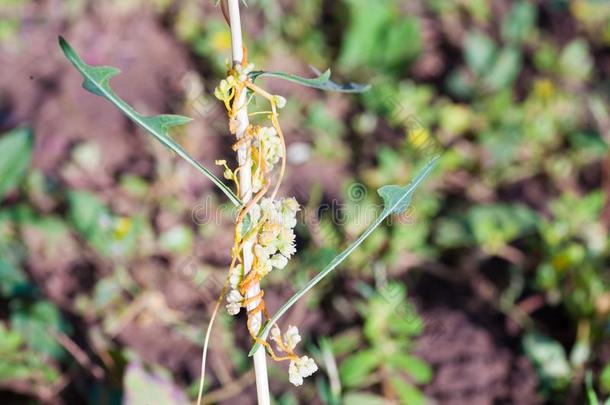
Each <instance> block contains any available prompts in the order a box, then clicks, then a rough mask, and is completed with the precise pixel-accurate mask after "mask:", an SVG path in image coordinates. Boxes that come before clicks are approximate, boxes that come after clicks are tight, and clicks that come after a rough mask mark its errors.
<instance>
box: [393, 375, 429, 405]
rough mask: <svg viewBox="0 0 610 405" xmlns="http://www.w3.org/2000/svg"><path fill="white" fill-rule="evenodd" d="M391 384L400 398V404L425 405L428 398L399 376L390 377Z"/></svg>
mask: <svg viewBox="0 0 610 405" xmlns="http://www.w3.org/2000/svg"><path fill="white" fill-rule="evenodd" d="M390 384H392V387H393V388H394V390H396V393H397V394H398V398H400V403H401V404H405V405H424V404H425V403H426V397H425V396H424V394H422V392H421V391H420V390H418V389H417V387H414V386H413V385H410V384H409V383H408V382H407V381H405V380H403V379H401V378H400V377H398V376H395V375H394V376H391V377H390Z"/></svg>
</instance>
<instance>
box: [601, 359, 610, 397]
mask: <svg viewBox="0 0 610 405" xmlns="http://www.w3.org/2000/svg"><path fill="white" fill-rule="evenodd" d="M599 386H600V388H601V389H602V391H603V392H604V393H606V394H607V393H610V363H608V364H606V365H605V366H604V368H603V369H602V372H601V373H600V376H599Z"/></svg>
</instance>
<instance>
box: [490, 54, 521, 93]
mask: <svg viewBox="0 0 610 405" xmlns="http://www.w3.org/2000/svg"><path fill="white" fill-rule="evenodd" d="M522 64H523V61H522V56H521V52H520V51H519V50H518V49H517V48H514V47H510V46H509V47H505V48H503V49H502V50H501V51H500V52H499V53H498V54H497V55H496V61H495V64H494V65H493V67H491V69H490V70H489V72H488V73H487V74H486V75H485V80H484V81H485V84H486V85H487V86H489V88H490V89H491V90H499V89H502V88H505V87H507V86H509V85H510V84H511V83H512V82H513V81H514V80H515V79H516V78H517V76H518V75H519V72H520V71H521V66H522Z"/></svg>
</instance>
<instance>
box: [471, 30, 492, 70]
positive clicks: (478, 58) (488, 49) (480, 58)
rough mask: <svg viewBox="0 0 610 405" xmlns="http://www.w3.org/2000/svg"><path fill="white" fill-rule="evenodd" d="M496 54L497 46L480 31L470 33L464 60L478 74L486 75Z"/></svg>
mask: <svg viewBox="0 0 610 405" xmlns="http://www.w3.org/2000/svg"><path fill="white" fill-rule="evenodd" d="M495 53H496V45H495V44H494V42H493V41H492V40H491V38H489V37H488V36H487V35H486V34H484V33H482V32H480V31H472V32H469V33H468V35H467V36H466V42H465V44H464V59H466V63H467V64H468V67H469V68H470V69H472V71H473V72H475V73H476V74H479V75H480V74H482V73H484V72H485V71H486V70H487V69H488V68H489V67H490V65H491V62H492V60H493V57H494V55H495Z"/></svg>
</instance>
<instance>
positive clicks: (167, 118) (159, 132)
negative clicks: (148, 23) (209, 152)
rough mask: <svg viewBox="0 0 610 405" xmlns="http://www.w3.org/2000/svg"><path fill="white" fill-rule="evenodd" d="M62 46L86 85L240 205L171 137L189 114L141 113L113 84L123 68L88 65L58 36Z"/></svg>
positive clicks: (234, 202) (212, 175)
mask: <svg viewBox="0 0 610 405" xmlns="http://www.w3.org/2000/svg"><path fill="white" fill-rule="evenodd" d="M59 46H60V47H61V49H62V51H63V52H64V54H65V55H66V58H68V60H69V61H70V63H72V64H73V65H74V67H76V69H78V71H79V72H80V73H81V74H82V75H83V78H84V81H83V88H84V89H85V90H87V91H89V92H91V93H93V94H95V95H97V96H100V97H103V98H105V99H107V100H108V101H110V102H111V103H112V104H114V105H115V106H116V107H117V108H118V109H119V110H121V112H123V114H125V115H126V116H127V117H128V118H129V119H131V120H132V121H133V122H135V123H136V124H137V125H139V126H140V127H142V128H144V129H145V130H146V131H147V132H148V133H150V134H151V135H153V136H154V137H155V138H156V139H157V140H158V141H160V142H161V143H162V144H163V145H165V146H166V147H168V148H169V149H171V150H172V151H174V152H175V153H176V154H177V155H178V156H180V157H181V158H182V159H184V160H186V161H187V162H188V163H190V164H191V165H192V166H193V167H195V168H196V169H197V170H198V171H199V172H200V173H202V174H203V175H204V176H206V177H207V178H208V179H210V180H211V181H212V183H214V184H215V185H216V186H218V188H220V190H221V191H222V192H223V193H225V194H226V196H227V197H228V198H229V200H231V202H232V203H233V204H235V205H236V206H240V205H241V201H240V200H239V198H237V196H236V195H235V194H234V193H233V192H232V191H231V189H230V188H229V187H227V185H225V184H224V183H223V182H222V180H220V179H219V178H218V177H216V176H215V175H214V174H213V173H212V172H211V171H209V170H208V169H207V168H206V167H205V166H203V165H202V164H201V163H199V162H198V161H197V160H195V159H194V158H193V157H192V156H190V155H189V154H188V153H187V152H186V151H185V150H184V149H183V148H182V146H180V144H179V143H178V142H176V141H174V139H173V138H172V137H171V136H170V134H169V132H168V131H169V129H170V128H171V127H174V126H177V125H184V124H186V123H188V122H190V121H191V119H190V118H188V117H183V116H180V115H156V116H145V115H142V114H139V113H138V112H137V111H136V110H134V109H133V108H132V107H131V106H130V105H129V104H127V103H126V102H125V101H123V100H122V99H121V98H120V97H119V96H117V95H116V93H115V92H114V91H113V90H112V88H111V87H110V79H111V78H112V77H114V76H116V75H118V74H119V73H120V72H121V71H120V70H119V69H117V68H114V67H108V66H90V65H87V64H86V63H85V62H84V61H83V60H82V59H81V58H80V56H78V54H77V53H76V51H74V49H73V48H72V47H71V46H70V44H68V42H67V41H66V40H65V39H64V38H62V37H59Z"/></svg>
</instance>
